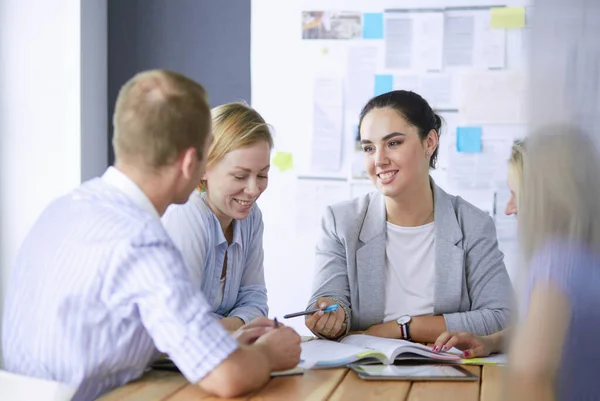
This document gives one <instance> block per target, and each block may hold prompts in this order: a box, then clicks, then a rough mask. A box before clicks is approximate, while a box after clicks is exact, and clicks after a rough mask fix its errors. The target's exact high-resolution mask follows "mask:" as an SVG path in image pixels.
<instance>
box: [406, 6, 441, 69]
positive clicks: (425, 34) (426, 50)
mask: <svg viewBox="0 0 600 401" xmlns="http://www.w3.org/2000/svg"><path fill="white" fill-rule="evenodd" d="M413 15H414V16H413V18H414V21H415V22H414V29H415V32H414V40H415V43H417V44H418V45H417V46H416V47H415V50H416V55H415V63H414V64H413V68H417V69H422V70H426V71H441V70H442V68H443V52H444V13H443V12H441V11H440V12H420V13H414V14H413Z"/></svg>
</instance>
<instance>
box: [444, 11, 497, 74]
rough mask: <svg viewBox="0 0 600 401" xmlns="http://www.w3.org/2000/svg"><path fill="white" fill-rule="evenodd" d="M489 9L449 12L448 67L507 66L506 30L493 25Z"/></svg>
mask: <svg viewBox="0 0 600 401" xmlns="http://www.w3.org/2000/svg"><path fill="white" fill-rule="evenodd" d="M490 18H491V13H490V10H489V9H484V10H482V9H472V10H469V9H465V10H460V11H457V10H452V11H448V12H447V13H446V15H445V19H444V49H443V53H444V64H445V66H446V67H480V68H492V69H499V68H504V67H505V66H506V30H504V29H491V28H490Z"/></svg>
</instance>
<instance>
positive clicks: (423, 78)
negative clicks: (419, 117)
mask: <svg viewBox="0 0 600 401" xmlns="http://www.w3.org/2000/svg"><path fill="white" fill-rule="evenodd" d="M452 87H453V84H452V76H451V75H450V74H445V73H428V74H422V75H417V74H407V75H404V74H402V75H395V76H394V86H393V88H394V89H396V90H407V91H413V92H416V93H418V94H419V95H421V96H422V97H423V98H424V99H425V100H427V103H429V105H430V106H431V107H433V108H441V109H453V108H456V107H457V105H456V104H455V101H454V96H452Z"/></svg>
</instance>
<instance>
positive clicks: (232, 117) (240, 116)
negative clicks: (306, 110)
mask: <svg viewBox="0 0 600 401" xmlns="http://www.w3.org/2000/svg"><path fill="white" fill-rule="evenodd" d="M211 117H212V127H213V136H214V139H213V142H212V144H211V146H210V148H209V149H208V157H207V160H206V168H207V169H209V168H211V167H212V166H214V165H215V164H216V163H218V162H219V161H220V160H221V159H223V157H225V155H226V154H227V153H229V152H231V151H234V150H236V149H241V148H245V147H248V146H251V145H254V144H255V143H257V142H261V141H265V142H267V143H268V144H269V147H270V148H273V136H272V135H271V129H270V127H269V125H268V124H267V123H266V122H265V120H264V119H263V118H262V116H261V115H260V114H259V113H258V112H257V111H256V110H254V109H253V108H252V107H250V106H249V105H248V104H246V103H241V102H232V103H226V104H223V105H221V106H217V107H215V108H213V109H212V110H211ZM198 189H199V190H201V191H204V190H205V189H206V182H205V181H203V182H202V183H201V185H200V187H199V188H198Z"/></svg>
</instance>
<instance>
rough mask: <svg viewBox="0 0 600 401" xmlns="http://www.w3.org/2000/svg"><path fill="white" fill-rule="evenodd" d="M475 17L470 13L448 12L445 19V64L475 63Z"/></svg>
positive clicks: (461, 64)
mask: <svg viewBox="0 0 600 401" xmlns="http://www.w3.org/2000/svg"><path fill="white" fill-rule="evenodd" d="M474 43H475V18H474V17H473V15H472V14H469V13H458V14H457V13H450V12H449V13H447V14H446V18H445V20H444V64H445V65H446V66H447V67H468V66H471V65H473V52H474Z"/></svg>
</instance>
